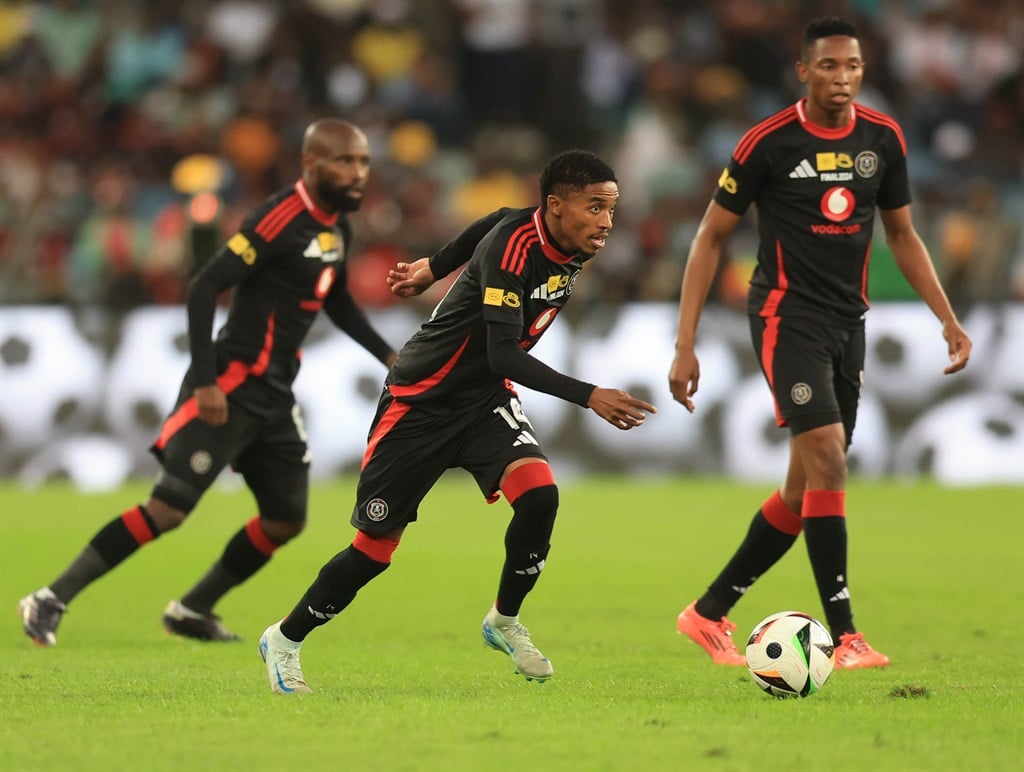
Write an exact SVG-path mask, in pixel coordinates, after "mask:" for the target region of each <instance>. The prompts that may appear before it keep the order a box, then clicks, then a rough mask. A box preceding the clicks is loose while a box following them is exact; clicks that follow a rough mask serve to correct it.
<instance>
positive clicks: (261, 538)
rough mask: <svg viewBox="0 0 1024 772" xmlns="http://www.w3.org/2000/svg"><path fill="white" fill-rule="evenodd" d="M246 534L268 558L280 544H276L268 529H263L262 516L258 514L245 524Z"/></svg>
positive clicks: (253, 544)
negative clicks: (271, 538)
mask: <svg viewBox="0 0 1024 772" xmlns="http://www.w3.org/2000/svg"><path fill="white" fill-rule="evenodd" d="M245 535H246V536H248V537H249V541H251V542H252V546H254V547H255V548H256V549H257V551H259V552H262V553H263V554H264V555H266V556H267V557H268V558H269V557H270V556H271V555H273V554H274V550H276V549H277V548H278V547H279V546H280V545H279V544H274V542H272V541H271V540H270V537H269V536H267V533H266V531H264V530H263V526H262V525H260V517H259V515H257V516H256V517H254V518H252V519H251V520H250V521H249V522H248V523H246V524H245Z"/></svg>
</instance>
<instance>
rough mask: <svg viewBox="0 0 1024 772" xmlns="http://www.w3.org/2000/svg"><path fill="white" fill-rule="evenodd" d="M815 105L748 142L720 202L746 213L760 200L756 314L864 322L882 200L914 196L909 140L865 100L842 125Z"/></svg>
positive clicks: (753, 295) (760, 128)
mask: <svg viewBox="0 0 1024 772" xmlns="http://www.w3.org/2000/svg"><path fill="white" fill-rule="evenodd" d="M805 104H806V100H803V99H802V100H800V101H799V102H797V103H796V104H795V105H792V106H790V107H788V108H786V109H785V110H782V111H781V112H779V113H776V114H775V115H773V116H771V117H770V118H767V119H765V120H763V121H761V122H760V123H759V124H757V125H756V126H754V127H753V128H752V129H750V130H749V131H748V132H747V133H746V134H745V135H744V136H743V137H742V138H741V139H740V141H739V143H738V144H737V145H736V148H735V150H734V151H733V155H732V158H731V160H730V162H729V165H728V166H727V167H726V169H725V170H724V171H723V172H722V176H721V178H720V179H719V186H718V189H717V191H716V192H715V195H714V200H715V201H716V202H717V203H718V204H720V205H721V206H723V207H725V208H726V209H728V210H729V211H731V212H734V213H735V214H740V215H742V214H743V213H744V212H746V210H747V208H748V207H749V206H750V204H751V203H756V205H757V229H758V235H759V237H760V238H759V242H760V243H759V247H758V252H757V268H756V270H755V271H754V275H753V278H752V279H751V282H750V295H749V299H748V310H749V312H750V313H751V314H758V315H761V316H792V315H800V316H813V317H817V318H823V319H826V320H829V321H832V322H835V323H839V324H846V325H859V324H862V320H863V315H864V312H865V311H867V309H868V298H867V274H868V262H869V259H870V255H871V239H872V231H873V226H874V218H875V207H879V208H881V209H898V208H899V207H902V206H905V205H907V204H909V203H910V185H909V182H908V178H907V163H906V153H907V146H906V141H905V140H904V138H903V132H902V131H901V130H900V127H899V126H898V125H897V123H896V122H895V121H894V120H893V119H892V118H890V117H889V116H887V115H885V114H884V113H880V112H878V111H877V110H872V109H870V108H868V107H865V106H863V105H861V104H856V103H855V104H853V105H852V112H853V116H852V118H851V120H850V122H849V123H848V124H847V125H846V126H843V127H842V128H839V129H827V128H824V127H821V126H818V125H816V124H814V123H811V122H810V121H809V120H808V119H807V113H806V111H805Z"/></svg>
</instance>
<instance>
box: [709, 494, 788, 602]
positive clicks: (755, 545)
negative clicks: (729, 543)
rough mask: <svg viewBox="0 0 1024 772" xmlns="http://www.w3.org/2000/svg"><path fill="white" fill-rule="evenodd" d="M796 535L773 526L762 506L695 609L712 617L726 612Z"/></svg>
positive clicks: (772, 563)
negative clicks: (744, 535) (734, 551)
mask: <svg viewBox="0 0 1024 772" xmlns="http://www.w3.org/2000/svg"><path fill="white" fill-rule="evenodd" d="M796 538H797V537H796V535H794V534H790V533H783V532H782V531H780V530H779V529H778V528H776V527H775V526H773V525H772V524H771V523H769V522H768V520H767V519H765V516H764V512H763V510H758V512H757V514H756V515H754V518H753V519H752V520H751V521H750V528H749V529H748V530H747V535H746V537H745V538H744V539H743V542H742V543H741V544H740V546H739V549H737V550H736V553H735V554H734V555H733V556H732V558H731V559H730V560H729V562H728V563H726V565H725V568H723V569H722V572H721V573H720V574H719V575H718V576H717V577H716V579H715V580H714V581H713V582H712V583H711V585H710V586H709V587H708V590H707V592H706V593H704V595H702V596H701V597H700V599H698V601H697V606H696V611H697V613H698V614H700V615H701V616H702V617H705V618H706V619H715V620H717V619H721V618H722V617H724V616H726V615H727V614H728V613H729V610H730V609H731V608H732V607H733V606H734V605H736V602H737V601H738V600H739V599H740V598H741V597H742V596H743V594H744V593H745V592H746V591H747V590H749V589H750V587H751V585H753V584H754V582H755V581H757V578H758V577H759V576H761V575H762V574H763V573H764V572H765V571H767V570H768V569H769V568H771V567H772V566H773V565H775V564H776V563H777V562H778V561H779V559H780V558H781V557H782V556H783V555H785V554H786V552H787V551H788V550H789V548H790V547H792V546H793V542H795V541H796Z"/></svg>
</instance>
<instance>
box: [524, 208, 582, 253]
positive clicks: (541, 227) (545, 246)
mask: <svg viewBox="0 0 1024 772" xmlns="http://www.w3.org/2000/svg"><path fill="white" fill-rule="evenodd" d="M533 227H534V228H536V229H537V237H538V238H539V239H540V248H541V249H542V250H543V252H544V256H545V257H546V258H547V259H548V260H551V261H552V262H555V263H561V264H565V263H568V262H569V261H570V260H572V255H567V254H565V253H564V252H562V251H561V250H560V249H559V248H558V247H556V246H555V240H554V238H552V236H551V234H550V233H548V226H547V224H546V223H545V222H544V218H543V217H542V216H541V214H540V207H539V206H538V207H537V208H536V209H534V210H533Z"/></svg>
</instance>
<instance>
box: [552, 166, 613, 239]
mask: <svg viewBox="0 0 1024 772" xmlns="http://www.w3.org/2000/svg"><path fill="white" fill-rule="evenodd" d="M618 201H619V186H618V185H616V184H615V183H614V182H596V183H594V184H593V185H588V186H587V187H585V188H582V189H581V190H574V191H572V192H571V193H569V195H568V196H567V197H565V198H562V197H561V196H556V195H550V196H548V201H547V203H548V214H549V215H550V219H549V220H548V226H549V227H550V228H551V233H552V235H553V236H554V237H555V239H556V240H557V241H558V243H559V244H560V245H561V246H562V247H563V248H564V249H568V250H569V251H571V252H582V253H583V254H585V255H595V254H597V252H598V250H600V249H601V248H602V247H604V245H605V241H606V240H607V239H608V232H609V231H610V230H611V229H612V218H613V217H614V216H615V205H616V204H617V203H618Z"/></svg>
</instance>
